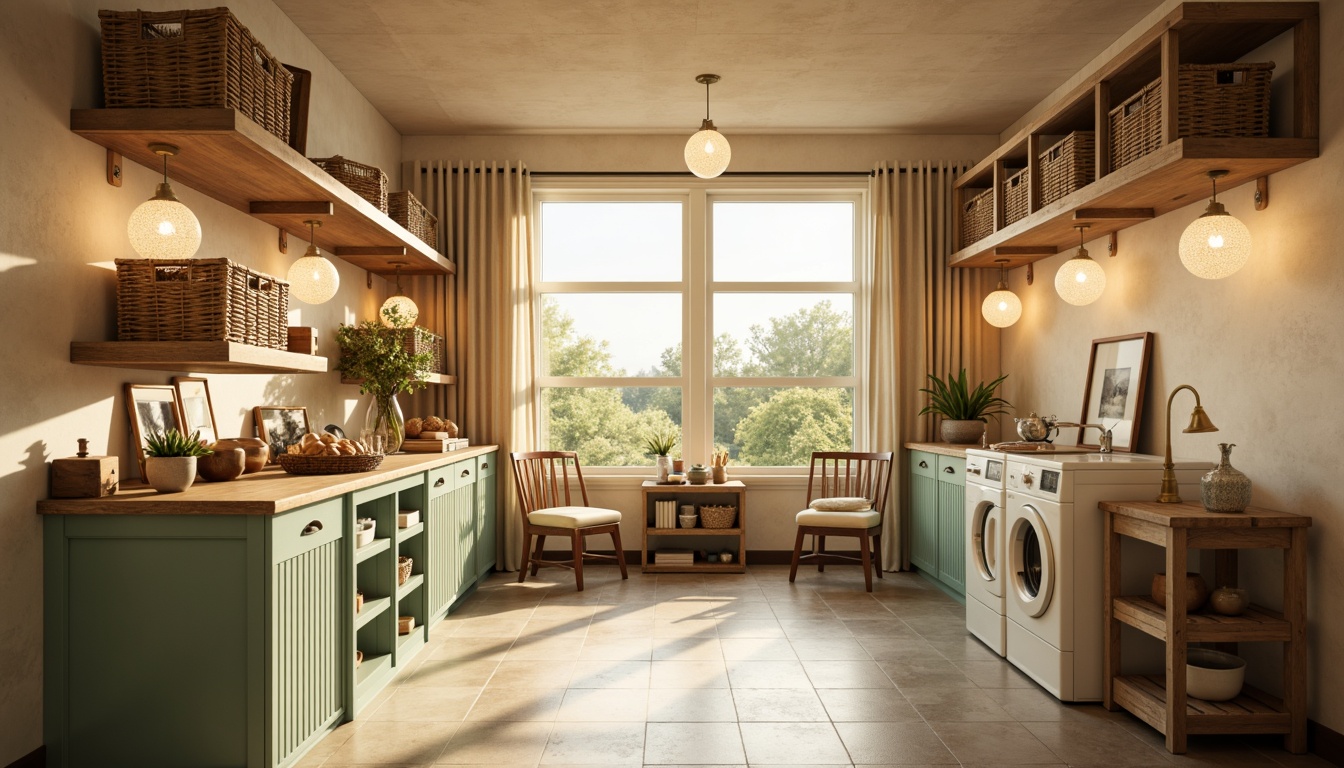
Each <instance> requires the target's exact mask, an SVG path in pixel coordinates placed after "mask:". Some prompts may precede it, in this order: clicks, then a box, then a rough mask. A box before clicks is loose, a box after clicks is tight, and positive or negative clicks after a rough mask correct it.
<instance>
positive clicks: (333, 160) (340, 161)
mask: <svg viewBox="0 0 1344 768" xmlns="http://www.w3.org/2000/svg"><path fill="white" fill-rule="evenodd" d="M308 159H309V160H311V161H312V162H313V163H314V164H316V165H317V167H318V168H321V169H322V170H324V171H326V172H327V173H329V174H331V177H332V178H334V179H336V180H337V181H339V182H341V183H342V184H344V185H345V186H347V187H349V188H350V189H351V191H353V192H354V193H355V194H356V195H359V196H360V197H362V198H364V199H365V200H368V201H369V202H370V203H372V204H373V207H374V208H377V209H378V210H380V211H382V212H383V213H387V174H386V173H383V169H381V168H377V167H375V166H372V165H364V164H363V163H357V162H355V161H354V160H347V159H345V158H344V157H341V156H340V155H336V156H335V157H310V158H308Z"/></svg>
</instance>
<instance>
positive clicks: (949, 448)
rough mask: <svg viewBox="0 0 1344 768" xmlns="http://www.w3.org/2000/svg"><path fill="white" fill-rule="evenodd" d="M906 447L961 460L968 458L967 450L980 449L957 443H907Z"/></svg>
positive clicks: (976, 446)
mask: <svg viewBox="0 0 1344 768" xmlns="http://www.w3.org/2000/svg"><path fill="white" fill-rule="evenodd" d="M905 447H906V448H908V449H910V450H912V451H926V452H928V453H937V454H940V455H943V456H955V457H957V458H959V459H964V458H966V449H967V448H979V447H980V446H978V445H975V444H974V443H972V444H969V445H967V444H957V443H906V444H905Z"/></svg>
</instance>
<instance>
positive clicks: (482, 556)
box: [476, 454, 499, 579]
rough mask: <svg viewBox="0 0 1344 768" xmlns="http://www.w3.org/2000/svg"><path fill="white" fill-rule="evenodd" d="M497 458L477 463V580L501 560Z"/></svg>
mask: <svg viewBox="0 0 1344 768" xmlns="http://www.w3.org/2000/svg"><path fill="white" fill-rule="evenodd" d="M495 465H496V461H495V456H494V455H493V454H492V455H489V456H482V457H480V458H479V459H477V461H476V578H477V579H483V578H485V577H486V575H487V574H489V573H490V571H492V570H494V567H495V563H496V562H498V560H499V550H498V546H499V510H498V509H497V508H496V507H495V501H496V499H497V496H496V491H495V482H496V480H495V471H496V469H497V468H496V466H495Z"/></svg>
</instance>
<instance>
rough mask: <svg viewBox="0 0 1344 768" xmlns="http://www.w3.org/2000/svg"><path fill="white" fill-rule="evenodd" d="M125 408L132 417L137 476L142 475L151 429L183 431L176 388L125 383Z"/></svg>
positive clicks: (155, 430)
mask: <svg viewBox="0 0 1344 768" xmlns="http://www.w3.org/2000/svg"><path fill="white" fill-rule="evenodd" d="M126 410H127V412H128V413H129V414H130V416H131V440H132V441H133V442H134V443H135V458H136V461H137V462H138V463H139V465H140V476H141V477H144V476H145V441H146V439H147V438H148V437H149V436H150V435H151V434H152V433H154V432H165V431H167V430H169V429H176V430H177V431H179V432H183V431H184V430H183V427H182V407H181V404H180V403H179V402H178V399H177V388H176V387H173V386H171V385H168V384H127V385H126ZM187 434H190V431H187Z"/></svg>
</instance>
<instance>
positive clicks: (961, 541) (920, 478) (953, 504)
mask: <svg viewBox="0 0 1344 768" xmlns="http://www.w3.org/2000/svg"><path fill="white" fill-rule="evenodd" d="M909 472H910V475H909V477H910V483H909V485H910V562H911V563H912V564H913V565H914V566H915V567H916V568H918V569H919V570H920V571H921V572H922V573H924V574H925V575H926V576H928V577H929V578H931V579H934V580H935V581H937V582H938V583H939V584H941V585H943V586H944V587H946V588H947V589H948V590H949V591H950V592H953V593H954V594H957V595H964V594H965V592H966V549H965V547H966V511H965V506H966V459H964V458H961V457H958V456H944V455H942V454H936V453H932V452H929V451H918V450H912V451H910V466H909Z"/></svg>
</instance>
